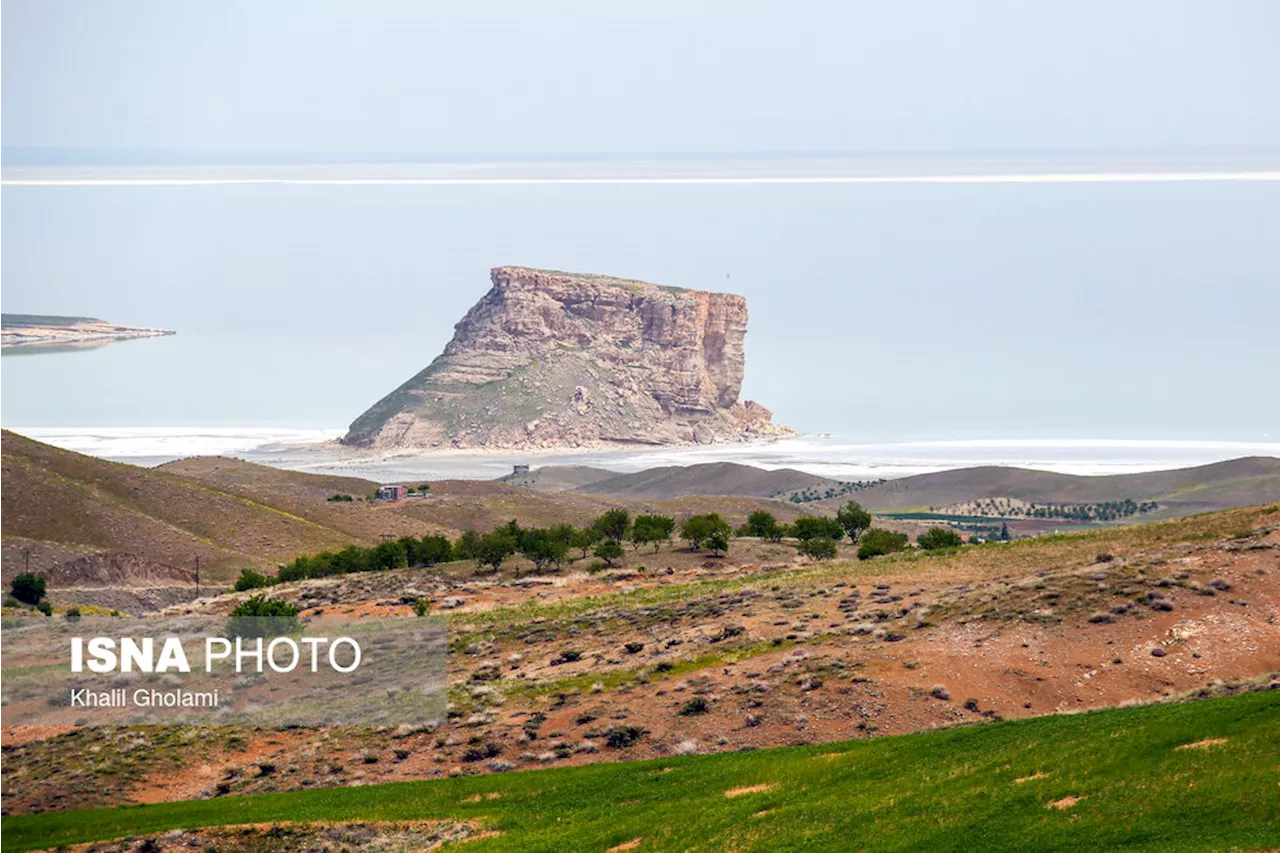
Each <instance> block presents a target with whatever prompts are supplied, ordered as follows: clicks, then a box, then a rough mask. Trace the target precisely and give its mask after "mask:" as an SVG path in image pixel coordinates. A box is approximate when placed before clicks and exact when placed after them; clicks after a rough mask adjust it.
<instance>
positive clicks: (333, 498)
mask: <svg viewBox="0 0 1280 853" xmlns="http://www.w3.org/2000/svg"><path fill="white" fill-rule="evenodd" d="M352 500H353V498H352V497H351V495H330V496H329V503H342V504H349V503H351V501H352Z"/></svg>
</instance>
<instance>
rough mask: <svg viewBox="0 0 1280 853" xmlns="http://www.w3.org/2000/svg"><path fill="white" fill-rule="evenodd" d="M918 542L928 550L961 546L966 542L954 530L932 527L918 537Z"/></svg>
mask: <svg viewBox="0 0 1280 853" xmlns="http://www.w3.org/2000/svg"><path fill="white" fill-rule="evenodd" d="M916 544H917V545H919V546H920V547H921V548H923V549H925V550H926V551H936V550H938V549H939V548H959V547H960V546H961V545H963V544H964V539H962V538H961V537H960V534H959V533H956V532H955V531H954V530H948V529H947V528H945V527H931V528H929V530H927V531H925V532H924V533H921V534H920V535H919V536H918V537H917V538H916Z"/></svg>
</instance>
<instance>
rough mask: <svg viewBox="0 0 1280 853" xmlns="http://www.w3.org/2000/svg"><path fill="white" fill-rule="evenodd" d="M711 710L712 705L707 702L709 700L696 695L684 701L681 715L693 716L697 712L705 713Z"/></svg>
mask: <svg viewBox="0 0 1280 853" xmlns="http://www.w3.org/2000/svg"><path fill="white" fill-rule="evenodd" d="M710 710H711V706H710V705H708V704H707V700H706V699H703V698H702V697H701V696H694V697H693V698H692V699H690V700H689V701H688V702H685V703H684V707H683V708H681V709H680V716H682V717H692V716H694V715H695V714H705V713H707V712H708V711H710Z"/></svg>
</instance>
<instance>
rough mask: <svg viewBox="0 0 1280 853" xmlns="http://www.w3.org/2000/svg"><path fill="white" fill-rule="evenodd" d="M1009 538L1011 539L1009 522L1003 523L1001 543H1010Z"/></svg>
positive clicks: (1001, 525)
mask: <svg viewBox="0 0 1280 853" xmlns="http://www.w3.org/2000/svg"><path fill="white" fill-rule="evenodd" d="M1009 538H1010V537H1009V523H1008V522H1007V521H1006V522H1001V524H1000V541H1001V542H1008V541H1009Z"/></svg>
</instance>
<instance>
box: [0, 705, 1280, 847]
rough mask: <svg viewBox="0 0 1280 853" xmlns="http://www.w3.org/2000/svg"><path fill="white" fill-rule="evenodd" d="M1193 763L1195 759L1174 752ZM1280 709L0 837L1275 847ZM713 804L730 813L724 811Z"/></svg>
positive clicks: (459, 785) (485, 780)
mask: <svg viewBox="0 0 1280 853" xmlns="http://www.w3.org/2000/svg"><path fill="white" fill-rule="evenodd" d="M1191 744H1197V745H1199V748H1180V747H1186V746H1188V745H1191ZM1277 754H1280V694H1278V693H1276V692H1274V691H1271V692H1262V693H1255V694H1251V695H1247V696H1238V697H1232V698H1226V699H1212V700H1206V701H1202V702H1191V703H1182V704H1170V705H1153V706H1148V707H1140V708H1127V709H1120V710H1109V711H1096V712H1092V713H1086V714H1075V715H1059V716H1047V717H1039V718H1035V719H1030V720H1019V721H1015V722H1006V723H997V724H988V725H981V726H973V727H961V728H954V729H948V730H942V731H933V732H925V733H920V734H913V735H902V736H897V737H889V738H878V739H871V740H858V741H850V742H846V743H838V744H823V745H817V746H805V747H792V748H785V749H772V750H759V751H754V752H741V753H728V754H721V755H703V756H688V757H683V758H666V759H657V760H650V761H639V762H627V763H620V764H619V763H615V764H596V765H588V766H582V767H566V768H557V769H551V770H540V771H529V772H523V773H507V774H498V775H491V776H481V777H460V778H456V779H445V780H438V781H429V782H405V783H396V784H389V785H377V786H364V787H355V788H335V789H326V790H311V791H297V792H289V793H276V794H264V795H258V796H252V797H224V798H217V799H213V800H193V801H186V802H178V803H166V804H161V805H149V806H137V807H124V808H115V809H100V810H90V811H79V812H61V813H60V812H52V813H46V814H40V815H22V816H10V817H6V818H5V819H4V834H5V838H6V839H7V841H6V843H7V844H8V845H9V846H10V849H11V850H14V851H19V850H32V849H36V848H39V847H52V846H57V845H64V844H71V843H77V842H84V841H92V840H98V839H107V838H119V837H123V836H126V835H133V836H138V835H142V834H146V833H155V832H163V831H166V830H168V829H172V828H177V827H196V826H211V825H228V824H247V823H269V822H278V821H297V822H316V821H332V820H403V819H417V820H422V819H463V820H478V821H480V822H481V823H482V824H483V825H484V826H485V827H486V828H488V829H492V830H496V831H497V832H498V833H499V834H495V835H491V836H488V837H483V838H480V839H477V840H475V841H472V842H469V845H470V846H469V847H468V849H471V848H474V849H475V850H477V851H503V850H564V849H567V850H604V849H607V848H609V847H613V846H615V845H618V844H623V843H626V842H629V841H632V840H634V839H637V838H638V839H642V843H643V849H648V850H684V849H699V850H726V849H732V850H764V849H768V850H847V849H850V846H851V844H852V846H855V847H857V848H859V849H868V850H885V851H907V850H934V851H960V850H979V849H980V850H984V851H1004V850H1010V851H1012V850H1031V849H1034V850H1043V851H1064V852H1065V851H1078V850H1110V849H1117V848H1124V849H1127V850H1152V851H1154V850H1160V851H1192V850H1228V849H1267V848H1271V847H1275V846H1276V845H1277V844H1278V843H1280V794H1278V793H1277V791H1278V790H1280V770H1277V768H1276V766H1275V763H1274V762H1272V761H1267V760H1259V758H1260V757H1261V756H1271V755H1277ZM728 794H733V796H729V795H728Z"/></svg>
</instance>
